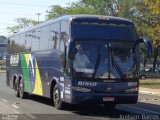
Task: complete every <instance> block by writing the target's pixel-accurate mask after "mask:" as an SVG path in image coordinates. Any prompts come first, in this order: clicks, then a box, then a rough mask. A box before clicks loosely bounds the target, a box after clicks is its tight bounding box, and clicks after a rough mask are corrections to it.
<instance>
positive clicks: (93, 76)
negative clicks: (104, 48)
mask: <svg viewBox="0 0 160 120" xmlns="http://www.w3.org/2000/svg"><path fill="white" fill-rule="evenodd" d="M100 59H101V55H100V54H99V45H98V56H97V59H96V64H95V67H94V72H93V74H92V78H95V76H96V74H97V69H98V66H99V63H100Z"/></svg>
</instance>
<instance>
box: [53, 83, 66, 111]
mask: <svg viewBox="0 0 160 120" xmlns="http://www.w3.org/2000/svg"><path fill="white" fill-rule="evenodd" d="M53 102H54V106H55V108H56V109H58V110H61V109H63V107H64V102H62V101H61V100H60V93H59V90H58V87H57V85H55V86H54V89H53Z"/></svg>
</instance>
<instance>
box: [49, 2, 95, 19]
mask: <svg viewBox="0 0 160 120" xmlns="http://www.w3.org/2000/svg"><path fill="white" fill-rule="evenodd" d="M46 12H47V16H46V17H47V19H51V18H55V17H58V16H61V15H67V14H70V15H72V14H95V10H94V9H93V8H89V7H87V6H86V5H84V4H83V3H82V2H75V3H72V4H70V5H69V7H61V6H59V5H53V6H51V10H49V11H46Z"/></svg>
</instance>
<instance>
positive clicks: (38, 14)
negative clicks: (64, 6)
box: [36, 13, 42, 22]
mask: <svg viewBox="0 0 160 120" xmlns="http://www.w3.org/2000/svg"><path fill="white" fill-rule="evenodd" d="M41 14H42V13H36V15H37V16H38V22H39V16H40V15H41Z"/></svg>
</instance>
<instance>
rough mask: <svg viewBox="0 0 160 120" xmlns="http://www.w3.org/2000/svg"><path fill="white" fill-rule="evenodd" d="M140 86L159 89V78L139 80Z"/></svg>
mask: <svg viewBox="0 0 160 120" xmlns="http://www.w3.org/2000/svg"><path fill="white" fill-rule="evenodd" d="M140 87H146V88H152V89H160V78H159V79H146V80H140Z"/></svg>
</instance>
